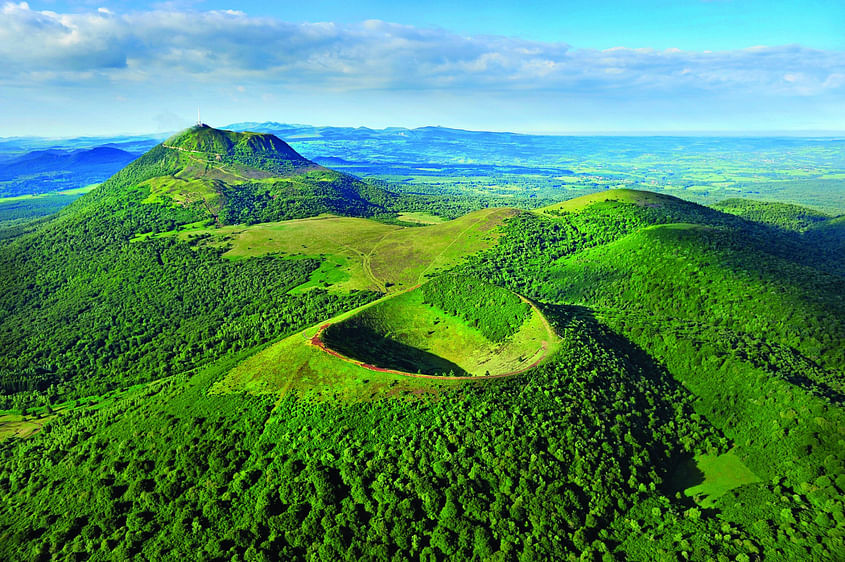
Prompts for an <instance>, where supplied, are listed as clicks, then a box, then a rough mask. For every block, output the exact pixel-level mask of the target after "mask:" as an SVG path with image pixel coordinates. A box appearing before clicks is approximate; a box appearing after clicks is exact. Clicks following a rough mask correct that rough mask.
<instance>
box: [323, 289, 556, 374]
mask: <svg viewBox="0 0 845 562" xmlns="http://www.w3.org/2000/svg"><path fill="white" fill-rule="evenodd" d="M417 287H419V285H415V286H414V287H412V288H410V289H408V290H407V291H402V293H406V292H408V291H412V290H414V289H416V288H417ZM402 293H399V294H402ZM514 294H515V295H516V296H518V297H519V298H520V299H522V301H523V302H524V303H526V304H528V306H530V307H531V309H532V310H533V311H534V312H536V313H537V314H539V315H540V318H541V319H542V320H543V324H544V325H545V327H546V331H547V332H548V333H549V337H550V338H551V339H553V338H554V337H556V335H555V332H554V330H553V329H552V326H551V324H549V321H548V320H546V317H545V316H543V314H542V313H541V312H540V309H539V308H537V306H536V305H535V304H534V303H533V302H531V301H530V300H528V299H527V298H525V297H523V296H522V295H520V294H517V293H514ZM329 326H331V323H326V324H323V325H322V326H320V328H319V329H318V330H317V333H316V334H314V335H313V336H312V337H311V338H310V339H308V340H307V342H308V344H309V345H313V346H314V347H316V348H317V349H319V350H321V351H323V352H324V353H328V354H329V355H331V356H333V357H337V358H338V359H340V360H341V361H345V362H346V363H350V364H352V365H357V366H358V367H361V368H362V369H367V370H368V371H374V372H376V373H387V374H391V375H400V376H403V377H413V378H417V379H431V380H446V381H478V380H488V379H501V378H505V377H512V376H514V375H519V374H521V373H524V372H525V371H528V370H529V369H533V368H534V367H536V366H537V365H539V364H540V363H541V362H542V361H543V360H544V359H545V358H546V356H547V355H548V350H549V344H548V342H546V341H545V340H544V341H543V342H541V344H540V348H539V349H538V350H537V351H536V352H535V353H534V355H533V356H532V357H537V356H538V355H539V357H537V359H535V360H534V361H533V362H532V363H531V364H529V365H528V366H526V367H522V368H521V369H517V370H515V371H508V372H507V373H499V374H498V375H483V376H466V377H458V376H449V375H425V374H422V373H409V372H407V371H398V370H396V369H387V368H385V367H379V366H377V365H372V364H370V363H365V362H363V361H358V360H357V359H353V358H351V357H349V356H346V355H343V354H342V353H340V352H338V351H335V350H334V349H332V348H330V347H328V346H327V345H326V343H325V342H324V341H323V332H325V331H326V328H328V327H329Z"/></svg>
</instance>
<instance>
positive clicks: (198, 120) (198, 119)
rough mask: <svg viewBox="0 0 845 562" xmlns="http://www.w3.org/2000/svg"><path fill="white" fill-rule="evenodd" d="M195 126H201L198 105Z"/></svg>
mask: <svg viewBox="0 0 845 562" xmlns="http://www.w3.org/2000/svg"><path fill="white" fill-rule="evenodd" d="M197 127H202V119H200V106H197Z"/></svg>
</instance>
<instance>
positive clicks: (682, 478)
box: [672, 451, 760, 507]
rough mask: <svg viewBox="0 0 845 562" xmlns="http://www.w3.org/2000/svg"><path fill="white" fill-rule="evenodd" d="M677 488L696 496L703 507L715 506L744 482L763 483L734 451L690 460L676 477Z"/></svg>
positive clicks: (675, 474) (685, 493)
mask: <svg viewBox="0 0 845 562" xmlns="http://www.w3.org/2000/svg"><path fill="white" fill-rule="evenodd" d="M672 481H673V484H674V486H673V487H674V488H675V489H677V490H683V492H684V495H686V496H688V497H691V498H694V499H695V501H696V502H697V503H698V504H699V505H700V506H702V507H712V506H713V505H714V504H715V502H716V500H717V499H719V498H720V497H721V496H723V495H724V494H725V493H727V492H729V491H731V490H733V489H734V488H738V487H739V486H742V485H743V484H753V483H754V482H760V478H759V477H758V476H757V475H756V474H754V473H753V472H751V469H749V468H748V467H747V466H745V463H743V462H742V460H740V458H739V457H738V456H737V455H736V453H734V452H733V451H728V452H727V453H725V454H724V455H698V456H696V457H695V458H693V459H687V460H686V461H684V462H683V463H681V465H679V466H678V468H676V469H675V473H674V475H673V477H672Z"/></svg>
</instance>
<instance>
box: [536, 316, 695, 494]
mask: <svg viewBox="0 0 845 562" xmlns="http://www.w3.org/2000/svg"><path fill="white" fill-rule="evenodd" d="M540 308H541V311H542V312H543V314H544V315H545V316H546V318H548V319H549V320H551V321H552V323H553V324H555V326H556V327H557V328H574V329H578V330H586V331H588V332H589V333H590V334H591V335H592V336H593V337H594V338H595V339H597V340H598V341H600V342H601V343H602V344H604V345H605V346H606V347H607V348H609V349H612V350H614V351H616V352H617V353H618V354H619V355H620V356H621V357H623V358H624V359H625V360H626V361H627V362H628V363H629V364H631V365H636V366H638V367H639V368H640V370H641V373H642V374H643V376H645V377H647V378H648V379H650V380H652V381H654V383H655V384H656V385H658V386H659V387H660V388H666V389H667V390H669V391H670V392H672V393H674V392H681V393H683V394H685V395H687V396H689V397H690V398H694V396H693V395H692V394H691V393H690V391H689V390H688V389H687V388H686V387H685V386H684V385H683V384H681V383H680V382H679V381H678V380H677V379H675V377H673V376H672V374H671V373H670V372H669V371H668V369H667V368H666V367H665V366H664V365H662V364H661V363H659V362H658V361H656V360H655V359H654V358H653V357H652V356H651V355H649V354H648V353H647V352H646V351H645V350H644V349H643V348H641V347H640V346H638V345H637V344H635V343H634V342H632V341H631V340H629V339H628V338H626V337H625V336H623V335H620V334H618V333H616V332H615V331H613V330H612V329H611V328H609V327H608V326H606V325H604V324H602V323H601V322H600V321H599V320H598V319H597V318H596V316H595V312H594V311H593V310H592V309H590V308H588V307H585V306H577V305H555V304H541V305H540ZM656 413H657V415H659V417H660V418H661V419H672V418H673V417H674V415H675V413H674V411H673V407H672V405H671V404H669V403H668V402H667V403H663V404H661V405H659V406H658V412H656ZM689 413H690V414H691V413H692V411H690V412H689ZM678 449H679V450H680V446H679V447H678ZM687 462H689V466H688V467H685V468H684V469H683V470H684V472H683V475H682V476H680V478H681V479H680V480H679V479H677V477H676V476H677V475H676V473H677V471H678V470H679V469H680V467H682V465H684V464H685V463H687ZM659 469H660V475H661V477H662V478H663V488H664V491H665V492H667V493H669V496H670V497H671V498H672V499H674V500H676V501H679V502H680V503H682V504H684V505H688V504H689V505H694V502H693V499H692V498H688V497H685V496H683V494H681V497H680V498H679V499H678V498H675V493H676V492H677V491H681V492H683V490H684V489H686V488H689V487H691V486H695V485H697V484H701V483H702V482H704V473H703V472H701V470H699V469H698V468H697V467H696V465H695V461H694V460H693V459H692V457H691V456H690V455H689V453H683V452H679V453H678V454H676V455H675V456H673V457H672V458H670V459H667V460H665V461H663V462H662V463H661V464H660V465H659ZM675 482H677V483H683V484H684V486H683V487H682V488H680V489H679V490H678V489H675V486H674V483H675Z"/></svg>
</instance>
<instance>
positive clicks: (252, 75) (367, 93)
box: [0, 0, 845, 136]
mask: <svg viewBox="0 0 845 562" xmlns="http://www.w3.org/2000/svg"><path fill="white" fill-rule="evenodd" d="M843 31H845V1H843V0H800V1H791V0H768V1H758V0H641V1H636V0H624V1H623V0H592V1H580V0H579V1H572V0H557V1H549V2H547V1H530V0H525V1H522V2H518V3H517V2H501V1H498V0H486V1H477V0H463V1H460V2H456V1H455V0H448V1H447V0H429V1H427V2H419V1H418V0H417V1H414V2H404V1H402V0H394V1H390V2H387V1H380V0H358V1H356V2H349V1H348V0H347V1H343V2H341V1H322V0H310V1H308V2H302V1H301V0H298V1H296V2H288V1H281V2H253V1H241V2H237V3H232V2H226V1H218V0H209V1H191V0H188V1H176V2H146V3H145V2H138V1H133V2H128V1H113V2H110V1H104V0H99V1H96V0H94V1H89V0H81V1H63V2H62V1H40V2H39V1H32V2H29V3H25V2H23V3H21V2H4V0H0V61H3V62H2V64H0V136H31V135H39V136H80V135H113V134H131V133H153V132H164V131H174V130H178V129H181V128H184V127H186V126H189V125H191V124H193V122H194V121H195V120H196V117H195V116H196V110H197V107H198V106H199V107H201V109H202V116H203V121H205V122H207V123H209V124H211V125H215V126H223V125H225V124H227V123H233V122H242V121H259V122H261V121H278V122H283V123H306V124H312V125H335V126H367V127H372V128H381V127H387V126H404V127H418V126H426V125H440V126H447V127H457V128H465V129H475V130H496V131H517V132H538V133H557V134H567V133H623V134H641V133H655V132H656V133H691V132H695V133H701V132H713V133H734V134H742V133H752V134H766V133H767V132H777V133H778V134H783V133H789V132H792V133H804V134H816V133H824V132H831V133H841V132H843V131H845V32H843Z"/></svg>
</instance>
